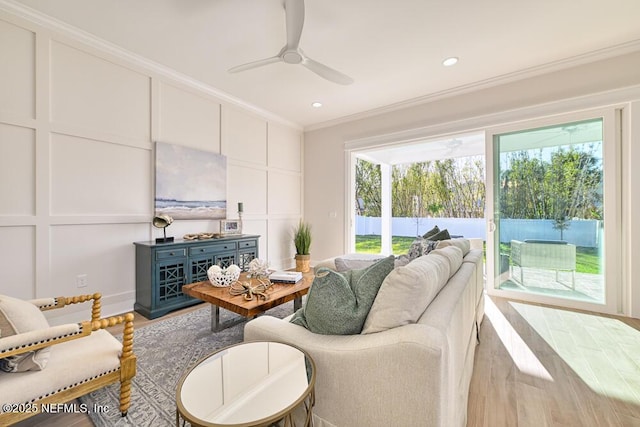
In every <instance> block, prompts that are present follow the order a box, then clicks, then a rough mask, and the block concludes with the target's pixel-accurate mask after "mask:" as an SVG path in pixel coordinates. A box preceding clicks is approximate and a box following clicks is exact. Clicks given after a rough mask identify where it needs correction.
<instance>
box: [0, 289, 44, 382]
mask: <svg viewBox="0 0 640 427" xmlns="http://www.w3.org/2000/svg"><path fill="white" fill-rule="evenodd" d="M48 327H49V322H47V319H46V318H45V317H44V314H42V312H41V311H40V309H39V308H38V307H36V306H35V305H33V304H31V303H30V302H27V301H23V300H20V299H17V298H12V297H8V296H5V295H0V329H1V330H2V336H3V337H8V336H12V335H16V334H21V333H24V332H30V331H34V330H38V329H46V328H48ZM50 353H51V348H50V347H45V348H43V349H40V350H36V351H29V352H26V353H22V354H18V355H14V356H9V357H5V358H3V359H0V369H1V370H3V371H5V372H24V371H39V370H42V369H44V367H45V366H46V365H47V362H48V361H49V356H50Z"/></svg>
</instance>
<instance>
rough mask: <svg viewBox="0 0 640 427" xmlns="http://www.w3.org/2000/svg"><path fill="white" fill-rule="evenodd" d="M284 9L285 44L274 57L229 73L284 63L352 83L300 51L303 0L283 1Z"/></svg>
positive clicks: (345, 82)
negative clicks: (297, 65) (285, 24)
mask: <svg viewBox="0 0 640 427" xmlns="http://www.w3.org/2000/svg"><path fill="white" fill-rule="evenodd" d="M284 9H285V14H286V23H287V44H286V45H284V47H283V48H282V49H281V50H280V52H279V53H278V54H277V55H276V56H272V57H271V58H266V59H260V60H258V61H253V62H249V63H247V64H243V65H238V66H236V67H233V68H231V69H229V72H230V73H237V72H240V71H245V70H250V69H252V68H258V67H262V66H264V65H268V64H273V63H275V62H285V63H287V64H299V65H302V66H304V67H306V68H307V69H309V70H311V71H313V72H314V73H316V74H317V75H319V76H320V77H322V78H325V79H327V80H329V81H331V82H334V83H337V84H341V85H350V84H351V83H353V79H352V78H351V77H349V76H347V75H345V74H342V73H341V72H339V71H336V70H334V69H333V68H330V67H327V66H326V65H324V64H321V63H319V62H317V61H314V60H313V59H311V58H309V57H307V56H305V54H304V52H303V51H302V49H300V46H299V45H300V36H301V35H302V27H303V25H304V0H284Z"/></svg>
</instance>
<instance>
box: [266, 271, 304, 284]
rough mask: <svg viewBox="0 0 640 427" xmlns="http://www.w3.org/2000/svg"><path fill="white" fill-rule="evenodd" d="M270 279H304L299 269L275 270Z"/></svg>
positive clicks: (292, 281) (290, 280)
mask: <svg viewBox="0 0 640 427" xmlns="http://www.w3.org/2000/svg"><path fill="white" fill-rule="evenodd" d="M269 280H271V281H272V282H274V283H291V284H293V283H298V282H299V281H300V280H302V273H301V272H299V271H284V270H282V271H274V272H273V273H271V274H270V275H269Z"/></svg>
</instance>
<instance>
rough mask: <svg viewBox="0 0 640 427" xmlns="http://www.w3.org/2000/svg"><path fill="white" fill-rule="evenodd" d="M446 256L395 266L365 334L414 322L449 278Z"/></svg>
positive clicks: (368, 321) (365, 327)
mask: <svg viewBox="0 0 640 427" xmlns="http://www.w3.org/2000/svg"><path fill="white" fill-rule="evenodd" d="M449 268H450V267H449V260H448V259H447V258H446V257H445V256H431V255H428V256H422V257H420V258H417V259H415V260H414V261H411V262H410V263H409V264H407V265H406V266H404V267H398V268H396V269H394V270H393V271H392V272H391V273H389V275H388V276H387V277H386V278H385V279H384V282H382V286H381V287H380V291H379V292H378V296H377V297H376V299H375V301H374V302H373V306H372V307H371V311H369V315H368V316H367V319H366V321H365V323H364V328H363V329H362V333H363V334H370V333H374V332H381V331H385V330H387V329H392V328H396V327H398V326H402V325H407V324H410V323H415V322H416V321H417V320H418V319H419V318H420V316H421V315H422V313H424V311H425V310H426V308H427V307H428V306H429V304H430V303H431V301H432V300H433V299H434V298H435V296H436V295H437V294H438V292H440V290H441V289H442V287H443V286H444V285H445V283H446V282H447V280H449V275H450V272H449Z"/></svg>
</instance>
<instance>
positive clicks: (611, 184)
mask: <svg viewBox="0 0 640 427" xmlns="http://www.w3.org/2000/svg"><path fill="white" fill-rule="evenodd" d="M622 110H623V106H612V107H606V108H596V109H589V110H584V111H580V112H573V113H566V114H558V115H554V116H548V117H542V118H536V119H530V120H524V121H520V122H517V123H511V124H508V125H504V126H493V127H489V128H487V129H486V131H485V159H486V162H485V167H486V174H487V175H486V181H485V188H486V208H487V210H486V215H485V218H486V222H487V242H486V244H487V249H486V285H485V286H486V290H487V293H488V294H489V295H492V296H498V297H505V298H509V299H518V300H523V301H528V302H534V303H542V304H549V305H555V306H564V307H569V308H574V309H581V310H589V311H596V312H604V313H610V314H621V313H623V305H622V304H623V301H622V297H623V293H624V284H623V273H622V266H623V263H622V259H623V256H622V254H623V239H622V238H621V236H623V232H622V224H623V223H622V187H621V184H622V167H621V165H622V159H621V150H622V138H621V124H622V123H621V117H622ZM596 118H602V120H603V129H602V133H603V144H602V149H603V153H602V156H603V172H604V177H603V181H604V195H603V197H604V212H605V216H604V229H605V233H604V264H603V265H604V283H605V302H604V304H597V303H589V302H586V301H577V300H572V299H565V298H559V297H553V296H546V295H538V294H533V293H527V292H517V291H510V290H502V289H498V288H496V282H497V280H498V277H497V276H499V269H497V268H496V264H497V263H498V262H499V259H496V256H495V254H496V244H497V243H496V242H495V236H496V235H497V234H496V233H495V228H496V227H495V221H496V212H495V210H496V209H495V207H496V202H495V197H496V191H497V189H496V182H497V181H496V177H495V163H496V161H497V157H496V156H497V153H496V152H494V146H495V143H494V138H495V137H496V136H498V135H500V134H504V133H510V132H516V131H521V130H526V129H535V128H540V127H545V126H552V125H559V124H563V123H569V122H577V121H582V120H588V119H596Z"/></svg>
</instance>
